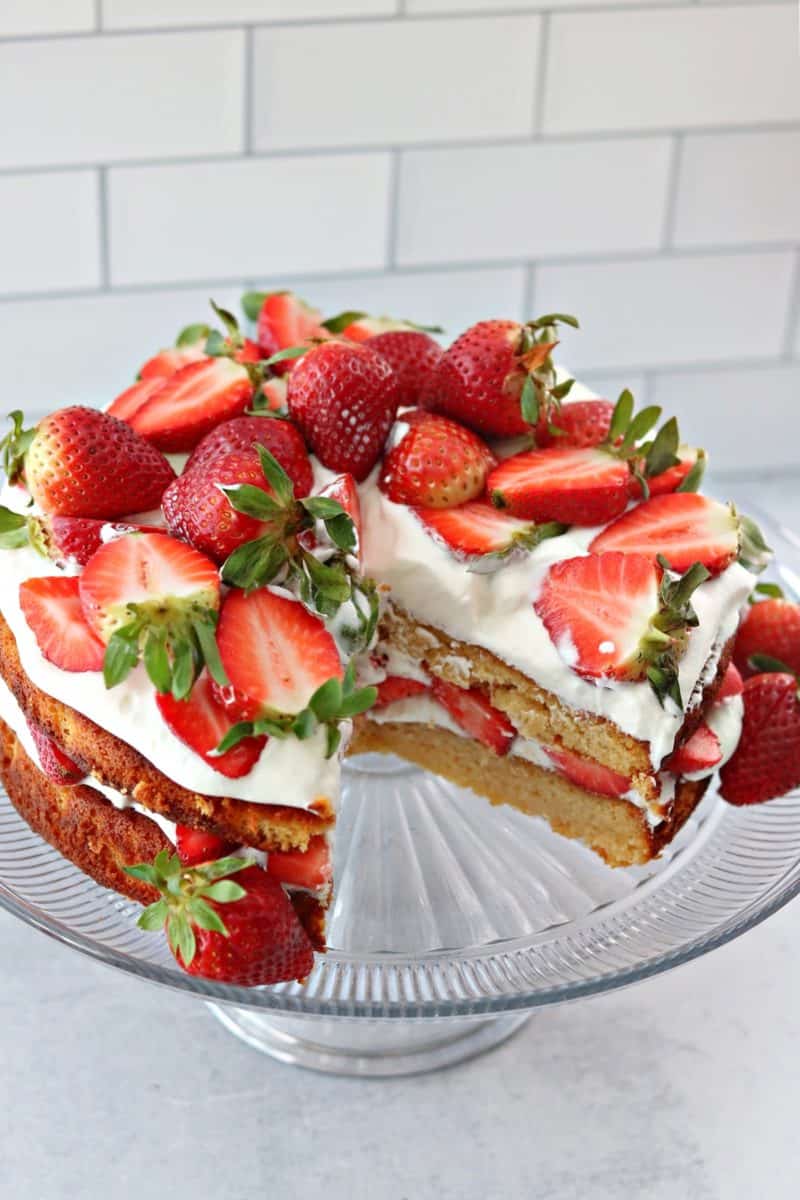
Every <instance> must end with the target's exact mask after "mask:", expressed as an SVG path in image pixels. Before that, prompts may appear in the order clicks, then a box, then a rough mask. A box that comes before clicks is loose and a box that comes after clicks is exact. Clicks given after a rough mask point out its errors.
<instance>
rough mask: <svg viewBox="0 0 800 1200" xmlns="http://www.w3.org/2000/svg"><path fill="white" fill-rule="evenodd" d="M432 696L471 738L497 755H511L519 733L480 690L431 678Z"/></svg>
mask: <svg viewBox="0 0 800 1200" xmlns="http://www.w3.org/2000/svg"><path fill="white" fill-rule="evenodd" d="M431 691H432V693H433V696H434V698H435V699H436V700H438V702H439V703H440V704H441V705H442V707H443V708H446V709H447V711H448V712H449V713H450V716H451V717H452V718H453V720H454V721H455V722H456V723H457V724H458V725H460V726H461V728H462V729H463V730H465V731H466V732H467V733H468V734H469V735H470V737H473V738H475V739H476V741H478V742H482V743H483V745H484V746H488V747H489V749H490V750H494V752H495V754H500V755H503V754H508V752H509V750H510V749H511V743H512V742H513V741H514V738H515V737H516V736H517V731H516V729H515V728H514V726H513V725H512V724H511V722H510V721H509V719H508V717H507V716H506V715H505V713H502V712H500V710H499V709H498V708H495V707H494V705H493V704H491V703H490V702H489V700H487V698H486V696H485V695H484V694H483V692H482V691H481V690H480V688H460V687H456V686H455V684H453V683H448V682H447V681H446V680H444V679H437V678H435V677H434V678H433V679H431Z"/></svg>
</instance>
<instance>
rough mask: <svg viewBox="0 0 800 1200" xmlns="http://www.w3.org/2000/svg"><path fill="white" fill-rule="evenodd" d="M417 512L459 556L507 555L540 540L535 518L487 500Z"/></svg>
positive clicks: (423, 522) (428, 526)
mask: <svg viewBox="0 0 800 1200" xmlns="http://www.w3.org/2000/svg"><path fill="white" fill-rule="evenodd" d="M414 513H415V514H416V516H417V517H418V518H419V520H420V521H421V522H422V524H423V525H424V526H425V528H426V529H427V530H428V532H429V533H431V534H433V535H434V536H435V537H438V538H441V540H442V541H443V542H445V543H446V545H447V546H448V547H449V548H450V549H451V550H452V551H454V553H455V554H457V555H459V556H461V555H466V556H467V557H476V556H481V557H482V556H483V555H485V554H496V555H505V554H508V553H509V551H511V550H513V549H514V548H515V547H519V548H520V549H531V548H532V547H533V546H535V545H537V543H538V542H539V541H540V540H541V530H540V527H538V526H537V525H535V524H534V522H533V521H522V520H520V518H518V517H511V516H509V515H508V514H507V513H503V512H499V511H498V510H497V509H496V508H493V507H492V505H491V504H487V503H486V501H485V500H470V501H468V502H467V503H466V504H461V505H460V506H459V507H458V508H415V509H414ZM562 528H563V527H561V526H558V531H559V532H561V531H562ZM553 532H555V530H553Z"/></svg>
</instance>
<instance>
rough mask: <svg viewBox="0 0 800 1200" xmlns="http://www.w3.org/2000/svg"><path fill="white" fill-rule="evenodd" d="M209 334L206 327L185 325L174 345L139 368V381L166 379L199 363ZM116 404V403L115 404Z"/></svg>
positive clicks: (203, 356) (208, 329)
mask: <svg viewBox="0 0 800 1200" xmlns="http://www.w3.org/2000/svg"><path fill="white" fill-rule="evenodd" d="M210 332H211V330H210V328H209V327H208V325H204V324H199V323H198V324H196V325H187V326H186V328H185V329H182V330H181V332H180V333H179V334H178V336H177V338H176V339H175V345H174V346H170V347H169V348H168V349H166V350H159V352H158V354H154V355H153V357H152V358H148V360H147V362H146V363H145V364H144V365H143V366H142V367H140V369H139V374H138V376H137V378H138V379H140V380H152V379H161V380H164V379H168V378H169V376H170V375H174V374H175V372H176V371H180V369H181V368H182V367H188V365H189V363H193V362H200V361H201V360H202V359H203V358H205V354H206V350H205V345H206V339H207V338H208V335H209V333H210ZM115 403H116V402H115Z"/></svg>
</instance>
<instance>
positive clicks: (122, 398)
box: [106, 375, 164, 422]
mask: <svg viewBox="0 0 800 1200" xmlns="http://www.w3.org/2000/svg"><path fill="white" fill-rule="evenodd" d="M163 386H164V377H163V376H162V375H155V376H152V377H151V378H149V379H140V380H138V381H137V382H136V383H134V385H133V386H132V387H129V388H126V389H125V391H124V392H122V393H121V394H120V395H119V396H117V398H116V400H114V401H113V402H112V403H111V404H109V406H108V408H107V409H106V412H107V413H108V415H109V416H110V417H116V418H117V420H118V421H127V422H130V420H131V417H132V416H133V415H134V413H137V412H138V411H139V409H140V408H144V406H145V404H146V403H147V401H148V400H151V399H152V398H153V396H155V394H156V392H159V391H160V390H161V388H162V387H163Z"/></svg>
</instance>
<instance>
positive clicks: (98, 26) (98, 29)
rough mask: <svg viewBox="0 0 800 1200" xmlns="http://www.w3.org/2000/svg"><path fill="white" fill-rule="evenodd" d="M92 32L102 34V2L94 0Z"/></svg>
mask: <svg viewBox="0 0 800 1200" xmlns="http://www.w3.org/2000/svg"><path fill="white" fill-rule="evenodd" d="M94 31H95V33H102V32H103V0H94Z"/></svg>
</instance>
